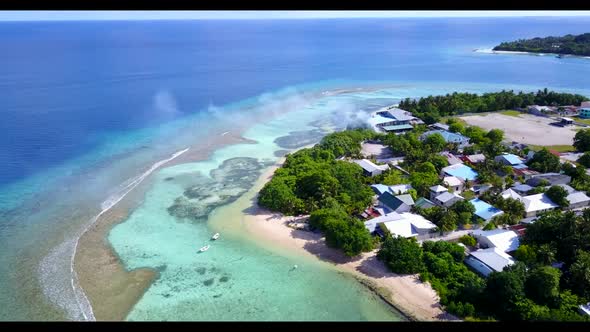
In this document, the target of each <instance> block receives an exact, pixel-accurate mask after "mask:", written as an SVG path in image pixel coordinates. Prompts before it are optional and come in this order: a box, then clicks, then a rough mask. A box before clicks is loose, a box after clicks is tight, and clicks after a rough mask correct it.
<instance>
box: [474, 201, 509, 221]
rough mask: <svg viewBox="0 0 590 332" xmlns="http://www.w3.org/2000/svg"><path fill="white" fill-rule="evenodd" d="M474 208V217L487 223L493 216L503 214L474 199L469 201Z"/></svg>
mask: <svg viewBox="0 0 590 332" xmlns="http://www.w3.org/2000/svg"><path fill="white" fill-rule="evenodd" d="M469 203H471V205H473V207H474V208H475V215H476V216H478V217H479V218H481V219H483V220H484V221H489V220H490V219H492V218H493V217H495V216H499V215H501V214H502V213H504V212H503V211H502V210H500V209H498V208H495V207H493V206H492V205H490V204H488V203H486V202H484V201H482V200H481V199H479V198H474V199H472V200H470V201H469Z"/></svg>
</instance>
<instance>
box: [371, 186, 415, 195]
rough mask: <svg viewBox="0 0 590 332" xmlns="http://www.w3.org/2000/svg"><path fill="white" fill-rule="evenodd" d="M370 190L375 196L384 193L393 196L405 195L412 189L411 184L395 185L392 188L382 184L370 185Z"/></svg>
mask: <svg viewBox="0 0 590 332" xmlns="http://www.w3.org/2000/svg"><path fill="white" fill-rule="evenodd" d="M371 189H373V191H374V192H375V194H377V195H381V194H383V193H385V192H390V193H392V194H395V195H401V194H405V193H407V192H408V191H409V190H410V189H412V185H411V184H396V185H394V186H386V185H384V184H373V185H371Z"/></svg>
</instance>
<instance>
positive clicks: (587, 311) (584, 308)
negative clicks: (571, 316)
mask: <svg viewBox="0 0 590 332" xmlns="http://www.w3.org/2000/svg"><path fill="white" fill-rule="evenodd" d="M578 312H579V313H580V315H586V316H590V302H588V303H586V304H580V306H579V307H578Z"/></svg>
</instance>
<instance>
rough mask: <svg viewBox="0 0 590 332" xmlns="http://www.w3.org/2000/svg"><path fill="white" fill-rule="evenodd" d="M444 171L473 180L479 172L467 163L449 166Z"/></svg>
mask: <svg viewBox="0 0 590 332" xmlns="http://www.w3.org/2000/svg"><path fill="white" fill-rule="evenodd" d="M442 171H443V172H444V173H446V174H448V175H450V176H456V177H458V178H462V179H464V180H470V181H473V180H475V179H476V178H477V172H476V171H474V170H473V169H472V168H471V167H469V166H467V165H465V164H456V165H451V166H447V167H445V168H443V169H442Z"/></svg>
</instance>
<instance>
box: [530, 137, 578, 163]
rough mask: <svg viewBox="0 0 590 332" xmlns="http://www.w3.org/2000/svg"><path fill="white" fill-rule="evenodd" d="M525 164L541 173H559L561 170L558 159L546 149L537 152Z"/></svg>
mask: <svg viewBox="0 0 590 332" xmlns="http://www.w3.org/2000/svg"><path fill="white" fill-rule="evenodd" d="M578 133H579V132H578ZM576 135H577V134H576ZM527 164H528V165H529V167H530V168H531V169H534V170H535V171H539V172H541V173H549V172H559V171H560V169H561V164H560V162H559V157H557V156H556V155H554V154H552V153H551V152H549V150H547V148H542V149H541V150H540V151H537V152H536V153H535V155H534V156H533V158H531V160H529V161H528V163H527Z"/></svg>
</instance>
